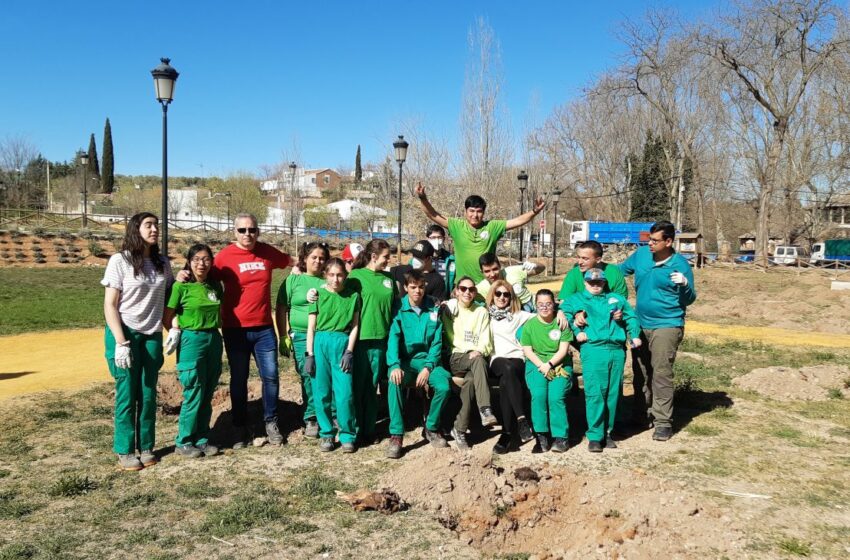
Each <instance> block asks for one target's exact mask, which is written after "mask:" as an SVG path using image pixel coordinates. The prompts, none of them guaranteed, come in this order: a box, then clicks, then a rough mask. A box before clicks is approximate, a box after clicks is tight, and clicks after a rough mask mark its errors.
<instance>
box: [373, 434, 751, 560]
mask: <svg viewBox="0 0 850 560" xmlns="http://www.w3.org/2000/svg"><path fill="white" fill-rule="evenodd" d="M423 452H424V453H425V454H426V455H429V456H428V457H427V460H425V461H421V460H418V461H409V462H406V463H405V464H404V465H402V466H401V467H400V468H399V469H397V470H394V471H393V472H391V473H389V474H387V475H386V476H385V478H384V480H382V481H381V484H382V485H383V486H385V487H388V488H392V489H393V490H395V491H396V492H398V494H399V495H400V496H401V497H402V498H403V499H404V500H406V501H407V502H409V503H410V504H411V507H413V508H420V509H423V510H426V511H429V512H432V513H433V515H434V516H435V517H437V519H438V520H439V521H440V522H441V523H442V524H443V526H445V527H446V528H448V529H450V530H451V531H453V532H455V534H456V535H457V537H458V538H459V539H460V540H461V541H465V542H466V543H467V544H470V545H472V546H474V547H476V548H478V549H479V550H481V551H482V552H484V553H486V554H510V553H525V554H533V555H536V556H537V557H538V558H541V559H542V558H548V559H555V558H587V557H591V556H592V557H601V558H620V557H623V558H638V559H642V558H646V559H649V558H664V557H667V558H677V557H683V556H686V557H695V558H696V557H719V556H721V555H724V554H725V555H728V556H730V557H740V555H741V553H742V550H743V547H744V546H745V542H744V537H743V535H742V534H741V533H740V532H739V530H738V529H737V528H736V526H737V523H736V522H734V521H733V517H732V513H731V512H729V511H724V510H723V509H720V508H718V507H717V506H714V505H712V504H708V503H704V502H705V500H704V499H699V498H696V497H694V496H692V495H691V494H690V493H689V492H688V490H687V488H686V487H683V486H682V485H681V484H679V483H670V482H664V481H661V480H658V479H656V478H654V477H651V476H648V475H646V474H645V473H643V472H642V471H639V470H624V469H620V470H615V471H612V472H610V473H606V474H604V475H603V474H590V473H587V474H585V473H574V472H571V471H570V470H568V468H565V467H564V466H560V465H559V466H552V465H550V464H548V463H543V464H537V465H535V466H533V467H527V466H520V465H516V466H504V467H503V466H498V465H496V464H494V463H492V462H491V457H490V456H489V455H486V456H480V457H479V456H475V455H472V454H470V455H462V454H456V453H451V454H446V453H439V452H433V451H431V450H423ZM420 459H423V457H420ZM597 554H602V555H603V556H597Z"/></svg>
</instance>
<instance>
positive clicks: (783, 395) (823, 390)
mask: <svg viewBox="0 0 850 560" xmlns="http://www.w3.org/2000/svg"><path fill="white" fill-rule="evenodd" d="M732 384H733V385H735V386H736V387H740V388H741V389H747V390H750V391H755V392H756V393H759V394H761V395H764V396H766V397H770V398H771V399H775V400H778V401H792V400H803V401H823V400H826V399H828V398H830V396H831V394H832V396H837V394H836V393H835V391H838V392H840V393H841V396H842V397H844V398H847V397H848V396H850V368H847V367H846V366H835V365H818V366H809V367H804V368H799V369H796V368H789V367H782V366H772V367H766V368H759V369H754V370H753V371H751V372H750V373H748V374H746V375H742V376H741V377H737V378H735V379H733V380H732Z"/></svg>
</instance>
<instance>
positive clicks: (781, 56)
mask: <svg viewBox="0 0 850 560" xmlns="http://www.w3.org/2000/svg"><path fill="white" fill-rule="evenodd" d="M840 17H841V15H840V12H839V11H838V10H837V9H835V8H834V6H832V5H831V4H830V3H829V2H827V1H826V0H779V1H769V0H752V1H751V2H747V3H741V4H738V5H737V9H736V10H735V11H734V13H733V14H732V15H730V16H728V17H726V18H724V19H723V20H722V25H718V26H717V27H716V28H714V29H706V30H704V31H703V32H702V34H701V37H700V39H701V43H702V44H703V45H704V46H705V47H707V49H706V52H708V53H709V54H710V55H711V56H713V57H714V59H715V60H716V61H717V62H718V63H719V64H720V65H721V66H722V67H723V68H725V69H727V70H728V71H729V73H730V75H731V78H730V80H729V81H728V94H729V95H730V97H732V98H733V99H734V100H735V105H736V116H737V118H738V120H739V123H740V126H741V132H742V133H748V134H747V136H748V137H749V140H750V143H751V144H754V145H755V146H756V147H757V148H758V151H759V153H758V154H753V155H754V156H756V158H757V159H754V160H753V163H754V164H755V169H754V171H755V172H756V175H755V179H756V182H757V184H758V222H757V227H756V254H757V256H758V257H759V260H760V262H761V263H762V264H766V263H767V255H768V236H769V224H770V211H771V198H772V197H773V195H774V193H776V192H777V190H778V189H779V188H780V185H779V179H780V164H781V157H782V153H783V149H784V148H785V144H786V141H787V138H788V131H789V125H790V123H791V122H792V120H793V119H795V118H796V117H797V116H798V114H799V107H800V103H801V101H802V100H803V98H804V96H805V94H806V92H807V91H808V88H809V86H810V84H811V82H812V80H813V79H814V78H815V77H816V76H817V75H818V74H819V73H820V72H821V71H822V69H823V68H824V66H825V65H826V63H827V62H828V61H829V60H831V59H832V58H833V57H834V56H835V54H836V51H837V50H839V49H841V48H844V47H845V42H844V41H843V40H842V39H840V38H838V37H836V36H835V35H834V33H833V31H834V29H835V25H836V23H837V21H838V19H839V18H840Z"/></svg>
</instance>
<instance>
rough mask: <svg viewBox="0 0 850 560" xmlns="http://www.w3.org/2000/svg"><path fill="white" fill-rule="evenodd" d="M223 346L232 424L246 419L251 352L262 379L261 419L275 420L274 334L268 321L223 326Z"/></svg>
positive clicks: (241, 424)
mask: <svg viewBox="0 0 850 560" xmlns="http://www.w3.org/2000/svg"><path fill="white" fill-rule="evenodd" d="M222 332H223V335H224V349H225V351H226V352H227V361H228V362H230V404H231V407H232V414H233V425H234V426H245V425H247V424H248V423H249V422H248V367H249V365H250V363H251V355H253V356H254V362H256V364H257V369H259V370H260V379H261V380H262V381H263V419H264V420H265V421H266V422H275V421H277V396H278V392H279V391H280V383H279V381H278V373H277V336H276V335H275V332H274V327H273V326H271V325H268V326H263V327H246V328H229V329H222Z"/></svg>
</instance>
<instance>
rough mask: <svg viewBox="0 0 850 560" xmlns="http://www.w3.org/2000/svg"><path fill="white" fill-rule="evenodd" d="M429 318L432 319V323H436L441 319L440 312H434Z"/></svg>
mask: <svg viewBox="0 0 850 560" xmlns="http://www.w3.org/2000/svg"><path fill="white" fill-rule="evenodd" d="M428 316H429V317H430V318H431V322H432V323H436V322H437V319H439V318H440V313H439V312H438V311H432V312H431V313H429V314H428Z"/></svg>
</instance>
